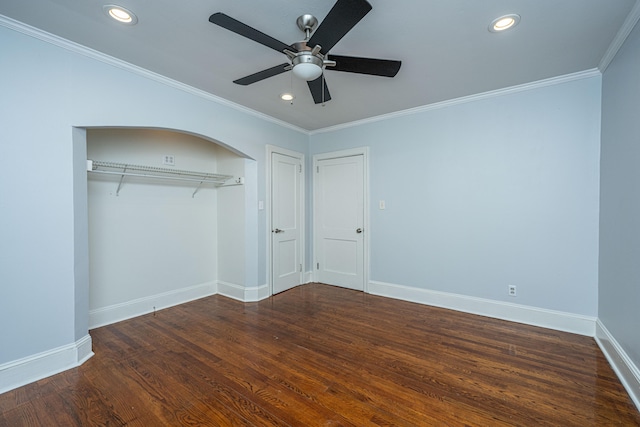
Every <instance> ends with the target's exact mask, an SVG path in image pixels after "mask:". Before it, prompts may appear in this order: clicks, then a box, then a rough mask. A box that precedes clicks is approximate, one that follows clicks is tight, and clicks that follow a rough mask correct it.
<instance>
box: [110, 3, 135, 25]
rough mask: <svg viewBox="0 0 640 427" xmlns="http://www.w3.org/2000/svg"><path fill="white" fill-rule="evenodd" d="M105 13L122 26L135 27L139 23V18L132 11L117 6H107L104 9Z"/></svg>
mask: <svg viewBox="0 0 640 427" xmlns="http://www.w3.org/2000/svg"><path fill="white" fill-rule="evenodd" d="M103 10H104V13H106V14H107V16H108V17H110V18H112V19H115V20H116V21H118V22H120V23H122V24H128V25H135V24H137V23H138V17H137V16H136V14H135V13H133V12H131V11H130V10H128V9H126V8H124V7H122V6H118V5H115V4H107V5H105V6H104V7H103Z"/></svg>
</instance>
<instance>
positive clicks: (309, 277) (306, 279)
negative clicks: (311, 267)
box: [302, 271, 315, 285]
mask: <svg viewBox="0 0 640 427" xmlns="http://www.w3.org/2000/svg"><path fill="white" fill-rule="evenodd" d="M303 280H304V281H303V282H302V284H303V285H305V284H307V283H313V282H315V280H314V279H313V271H307V272H306V273H304V279H303Z"/></svg>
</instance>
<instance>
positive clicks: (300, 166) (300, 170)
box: [298, 165, 302, 173]
mask: <svg viewBox="0 0 640 427" xmlns="http://www.w3.org/2000/svg"><path fill="white" fill-rule="evenodd" d="M298 173H302V165H298Z"/></svg>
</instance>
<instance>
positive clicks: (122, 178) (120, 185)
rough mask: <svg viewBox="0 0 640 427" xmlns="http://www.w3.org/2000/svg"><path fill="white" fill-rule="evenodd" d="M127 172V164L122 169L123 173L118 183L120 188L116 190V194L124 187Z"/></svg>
mask: <svg viewBox="0 0 640 427" xmlns="http://www.w3.org/2000/svg"><path fill="white" fill-rule="evenodd" d="M126 173H127V167H126V166H125V167H124V169H122V175H121V176H120V182H119V183H118V189H117V190H116V196H119V195H120V188H121V187H122V181H124V176H125V174H126Z"/></svg>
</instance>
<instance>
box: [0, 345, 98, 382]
mask: <svg viewBox="0 0 640 427" xmlns="http://www.w3.org/2000/svg"><path fill="white" fill-rule="evenodd" d="M91 356H93V351H91V336H89V334H87V335H85V336H84V337H82V338H80V339H79V340H78V341H76V342H74V343H72V344H68V345H64V346H62V347H58V348H54V349H52V350H48V351H45V352H42V353H38V354H34V355H32V356H29V357H25V358H23V359H18V360H14V361H12V362H9V363H5V364H3V365H0V394H1V393H4V392H7V391H9V390H13V389H14V388H18V387H22V386H23V385H26V384H29V383H32V382H35V381H38V380H41V379H43V378H47V377H50V376H51V375H55V374H58V373H60V372H62V371H66V370H67V369H71V368H75V367H77V366H80V365H82V364H83V363H84V362H85V361H87V360H88V359H89V358H90V357H91Z"/></svg>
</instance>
